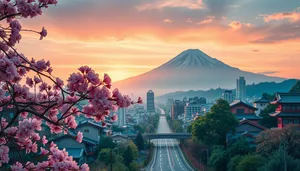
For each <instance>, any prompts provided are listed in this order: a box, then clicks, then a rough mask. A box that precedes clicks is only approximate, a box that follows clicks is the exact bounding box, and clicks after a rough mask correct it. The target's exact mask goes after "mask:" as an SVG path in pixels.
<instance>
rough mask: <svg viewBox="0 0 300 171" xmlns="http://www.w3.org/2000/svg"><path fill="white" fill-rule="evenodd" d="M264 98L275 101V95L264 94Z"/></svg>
mask: <svg viewBox="0 0 300 171" xmlns="http://www.w3.org/2000/svg"><path fill="white" fill-rule="evenodd" d="M262 98H263V99H267V100H269V101H272V100H274V95H271V94H268V93H263V94H262Z"/></svg>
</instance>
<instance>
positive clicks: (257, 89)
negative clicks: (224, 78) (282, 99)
mask: <svg viewBox="0 0 300 171" xmlns="http://www.w3.org/2000/svg"><path fill="white" fill-rule="evenodd" d="M296 83H297V80H296V79H289V80H285V81H283V82H281V83H275V82H263V83H259V84H252V85H247V86H246V94H247V96H248V97H257V98H259V97H260V96H261V95H262V94H263V93H268V94H274V93H276V92H289V91H290V90H291V88H292V87H293V86H294V85H295V84H296ZM225 90H227V89H223V88H217V89H210V90H207V91H203V90H189V91H177V92H172V93H168V94H165V95H161V96H158V97H156V100H157V101H158V102H161V103H165V102H166V100H167V99H169V98H171V99H174V100H181V99H182V98H183V97H187V98H190V97H196V96H197V97H206V98H207V99H208V101H213V100H215V99H218V98H220V97H221V96H222V93H223V92H224V91H225ZM231 90H232V91H233V94H235V93H236V89H231Z"/></svg>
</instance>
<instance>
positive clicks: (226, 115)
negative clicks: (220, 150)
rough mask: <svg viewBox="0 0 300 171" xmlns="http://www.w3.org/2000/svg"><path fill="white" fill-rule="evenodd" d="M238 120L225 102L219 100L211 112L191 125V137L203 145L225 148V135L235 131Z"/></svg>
mask: <svg viewBox="0 0 300 171" xmlns="http://www.w3.org/2000/svg"><path fill="white" fill-rule="evenodd" d="M237 125H238V120H237V119H236V117H235V116H234V115H233V114H232V113H231V109H230V106H229V104H228V102H227V101H226V100H222V99H219V100H217V103H216V104H215V105H213V106H212V108H211V111H210V112H208V113H207V114H206V115H204V116H200V117H198V118H197V120H196V121H194V122H193V124H192V135H193V138H194V139H196V140H200V141H202V142H203V143H205V144H210V145H223V146H226V133H227V132H229V131H233V132H234V131H235V127H236V126H237Z"/></svg>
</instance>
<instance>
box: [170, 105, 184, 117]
mask: <svg viewBox="0 0 300 171" xmlns="http://www.w3.org/2000/svg"><path fill="white" fill-rule="evenodd" d="M184 106H185V102H184V101H180V100H175V102H174V103H173V104H172V108H171V117H172V119H178V116H179V115H181V114H183V113H184Z"/></svg>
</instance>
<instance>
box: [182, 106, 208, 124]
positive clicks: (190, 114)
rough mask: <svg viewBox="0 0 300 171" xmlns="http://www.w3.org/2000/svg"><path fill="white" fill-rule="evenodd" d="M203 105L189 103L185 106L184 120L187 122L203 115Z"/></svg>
mask: <svg viewBox="0 0 300 171" xmlns="http://www.w3.org/2000/svg"><path fill="white" fill-rule="evenodd" d="M203 109H204V108H203V104H199V103H188V104H186V106H184V119H185V120H186V121H188V120H191V119H193V118H194V117H195V116H196V115H200V114H201V113H203V112H204V111H203Z"/></svg>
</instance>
